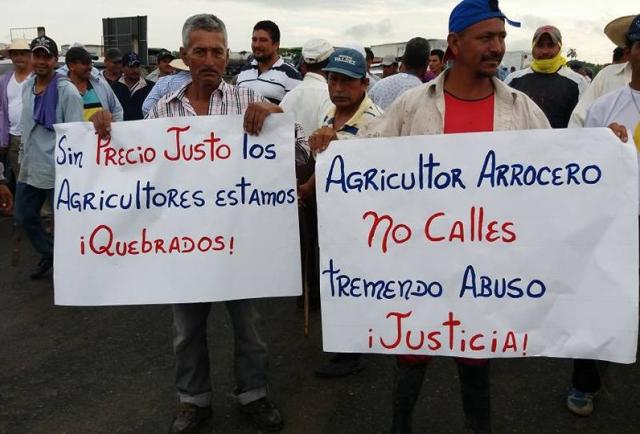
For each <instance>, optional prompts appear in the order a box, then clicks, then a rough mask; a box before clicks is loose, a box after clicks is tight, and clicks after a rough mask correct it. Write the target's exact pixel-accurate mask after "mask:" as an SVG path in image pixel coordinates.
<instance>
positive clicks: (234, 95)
mask: <svg viewBox="0 0 640 434" xmlns="http://www.w3.org/2000/svg"><path fill="white" fill-rule="evenodd" d="M190 84H191V83H186V84H185V85H183V86H182V87H181V88H180V89H178V90H177V91H175V92H173V93H170V94H168V95H165V96H163V97H162V98H160V101H158V103H157V104H156V105H155V106H154V107H153V108H152V109H151V111H149V114H148V115H147V119H156V118H175V117H186V116H197V115H198V114H197V113H196V111H195V110H194V109H193V106H192V105H191V102H189V99H188V98H187V89H188V88H189V85H190ZM265 101H266V100H265V99H264V98H263V97H261V96H260V95H258V94H256V93H255V92H254V91H253V90H251V89H248V88H243V87H239V86H232V85H230V84H227V83H226V82H225V81H224V80H221V81H220V85H219V86H218V88H217V89H216V90H214V91H213V92H212V93H211V97H210V98H209V110H208V112H207V113H208V114H209V115H241V114H244V112H245V111H246V110H247V107H248V106H249V104H251V103H252V102H265ZM295 138H296V143H295V147H296V164H297V165H304V164H306V163H307V162H308V161H309V155H310V152H309V144H308V143H307V138H306V136H305V134H304V130H303V129H302V126H301V125H300V124H298V123H296V124H295Z"/></svg>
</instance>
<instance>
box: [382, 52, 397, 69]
mask: <svg viewBox="0 0 640 434" xmlns="http://www.w3.org/2000/svg"><path fill="white" fill-rule="evenodd" d="M394 63H398V60H397V59H396V56H394V55H391V54H387V55H386V56H384V57H383V58H382V63H381V65H382V66H391V65H393V64H394Z"/></svg>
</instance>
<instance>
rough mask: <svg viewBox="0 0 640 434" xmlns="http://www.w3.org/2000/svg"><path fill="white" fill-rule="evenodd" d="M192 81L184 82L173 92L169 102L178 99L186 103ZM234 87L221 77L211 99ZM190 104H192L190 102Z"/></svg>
mask: <svg viewBox="0 0 640 434" xmlns="http://www.w3.org/2000/svg"><path fill="white" fill-rule="evenodd" d="M191 83H192V82H191V81H190V82H188V83H185V84H183V85H182V87H180V88H179V89H178V90H176V91H175V92H174V93H173V94H171V96H169V97H168V99H167V102H168V103H169V102H171V101H173V100H177V101H179V102H180V103H181V104H183V105H184V104H185V102H189V100H188V99H187V88H188V87H189V86H190V85H191ZM232 89H233V87H232V86H231V85H230V84H227V83H226V82H225V81H224V80H222V79H221V80H220V84H219V85H218V88H217V89H216V90H214V91H213V92H212V93H211V97H210V98H209V101H211V99H212V98H215V97H216V96H222V95H224V94H225V93H228V92H230V91H231V90H232ZM189 105H191V103H190V102H189Z"/></svg>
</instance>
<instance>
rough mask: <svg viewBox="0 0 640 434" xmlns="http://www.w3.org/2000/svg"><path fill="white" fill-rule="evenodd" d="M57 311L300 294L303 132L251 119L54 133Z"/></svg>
mask: <svg viewBox="0 0 640 434" xmlns="http://www.w3.org/2000/svg"><path fill="white" fill-rule="evenodd" d="M56 133H57V142H56V143H57V146H56V152H55V159H56V189H55V196H54V203H53V206H54V210H55V221H56V224H55V255H54V258H55V259H54V260H55V266H54V283H55V302H56V304H62V305H108V304H150V303H186V302H205V301H217V300H234V299H244V298H254V297H274V296H293V295H299V294H300V293H301V287H300V286H301V284H300V282H301V278H300V247H299V235H298V211H297V203H296V178H295V149H294V143H295V141H294V124H293V119H292V118H291V116H288V115H272V116H270V117H269V118H268V119H267V121H266V123H265V126H264V128H263V131H262V133H261V134H260V136H248V135H246V134H244V132H243V128H242V116H198V117H186V118H166V119H155V120H145V121H135V122H124V123H114V124H113V125H112V131H111V140H110V141H105V140H101V139H98V138H97V136H96V135H95V132H94V130H93V126H92V125H91V124H90V123H71V124H61V125H56Z"/></svg>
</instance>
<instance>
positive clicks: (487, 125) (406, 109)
mask: <svg viewBox="0 0 640 434" xmlns="http://www.w3.org/2000/svg"><path fill="white" fill-rule="evenodd" d="M505 21H507V22H509V24H512V25H519V23H514V22H512V21H509V20H508V19H507V18H506V16H505V15H504V14H503V13H502V12H501V11H500V9H499V8H498V4H497V2H496V1H495V0H463V1H462V2H461V3H459V4H458V5H457V6H456V7H455V8H454V9H453V11H452V12H451V15H450V17H449V35H448V37H447V43H448V52H449V54H450V55H451V56H452V57H453V58H455V63H454V65H453V66H452V67H451V68H449V69H447V70H446V71H445V72H444V73H443V74H440V75H439V76H438V77H437V78H436V79H434V80H432V81H431V82H429V83H426V84H423V85H421V86H418V87H416V88H413V89H410V90H408V91H406V92H405V93H404V94H403V95H401V96H400V97H399V98H398V99H397V100H396V101H395V102H394V103H393V104H392V105H391V106H390V107H389V109H388V110H387V111H386V112H385V114H384V115H382V116H381V117H380V118H378V119H376V120H375V121H373V122H371V123H370V124H369V126H368V127H366V128H365V129H364V130H363V131H362V132H361V133H360V135H362V136H365V137H397V136H410V135H422V134H443V133H444V134H450V133H465V132H480V131H500V130H523V129H533V128H549V122H548V121H547V118H546V117H545V115H544V113H543V112H542V110H540V108H538V106H537V105H536V104H535V103H534V102H533V101H531V100H530V99H529V98H528V97H527V96H526V95H525V94H523V93H522V92H520V91H517V90H515V89H512V88H510V87H508V86H506V85H505V84H504V83H502V82H501V81H500V80H498V79H497V78H496V77H495V75H496V71H497V69H498V67H499V66H500V62H501V61H502V57H503V56H504V52H505V42H504V40H505V37H506V31H505ZM310 143H311V145H312V149H322V148H324V147H326V145H327V144H328V142H326V143H315V142H313V141H311V142H310ZM429 360H430V358H429V357H428V356H423V357H419V356H399V357H398V358H397V369H396V375H395V381H394V390H393V422H392V432H393V433H403V434H406V433H410V432H411V419H412V412H413V408H414V406H415V403H416V401H417V399H418V396H419V394H420V390H421V389H422V383H423V381H424V376H425V370H426V365H427V363H428V362H429ZM455 360H456V364H457V367H458V374H459V377H460V388H461V394H462V408H463V410H464V414H465V418H466V423H467V426H468V427H469V429H470V430H471V431H472V432H474V433H488V432H490V431H491V422H490V420H491V411H490V393H489V361H488V360H477V359H474V360H472V359H462V358H456V359H455Z"/></svg>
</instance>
